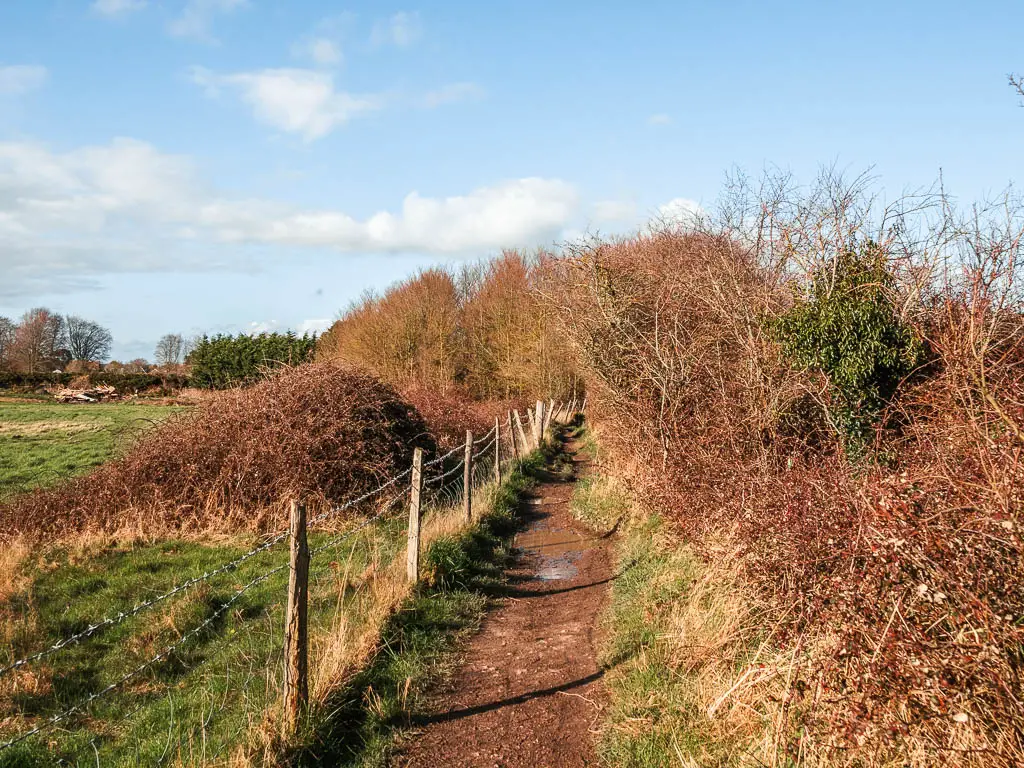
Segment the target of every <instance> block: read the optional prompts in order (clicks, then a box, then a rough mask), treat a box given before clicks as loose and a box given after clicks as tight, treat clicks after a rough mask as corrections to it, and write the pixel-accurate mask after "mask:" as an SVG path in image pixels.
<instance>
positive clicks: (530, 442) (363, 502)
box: [0, 401, 582, 761]
mask: <svg viewBox="0 0 1024 768" xmlns="http://www.w3.org/2000/svg"><path fill="white" fill-rule="evenodd" d="M579 410H582V409H580V408H578V405H577V403H576V402H575V401H573V402H572V403H566V404H560V405H559V406H558V407H557V408H556V406H555V403H554V401H551V402H550V404H549V403H544V402H542V401H538V402H537V406H536V413H535V415H533V416H532V418H531V421H532V422H533V423H535V424H536V425H537V426H536V430H535V431H534V432H533V434H529V435H527V444H525V445H523V444H522V442H523V440H522V432H520V433H519V436H517V434H516V430H515V429H513V428H512V413H513V412H510V413H509V419H508V423H507V425H506V428H505V429H504V430H502V428H501V423H500V420H498V419H496V420H495V424H494V426H493V427H492V428H491V429H490V430H489V431H488V432H487V433H485V434H484V435H482V436H481V437H479V438H476V439H474V438H473V436H472V434H471V433H467V445H466V446H462V445H460V446H457V447H455V448H452V449H451V450H449V451H447V452H446V453H444V454H441V455H438V456H436V457H433V458H431V459H430V460H429V461H423V460H422V450H421V449H416V451H415V454H414V462H413V466H410V467H409V468H407V469H406V470H404V471H402V472H399V473H397V474H395V475H394V476H392V477H390V478H388V479H387V480H385V481H384V482H382V483H381V484H380V485H378V486H377V487H375V488H373V489H371V490H369V491H366V492H364V493H362V494H360V495H358V496H356V497H354V498H352V499H350V500H347V501H345V502H343V503H341V504H337V505H334V506H331V507H329V508H327V509H326V510H324V511H322V512H320V513H319V514H317V515H315V516H313V517H311V518H309V519H308V520H307V519H306V518H305V506H304V504H303V503H302V502H301V501H294V502H293V504H292V508H293V515H292V525H290V526H289V528H288V529H285V530H282V531H278V532H277V533H274V534H271V535H269V536H265V537H263V539H262V540H261V542H260V543H259V544H257V545H256V546H254V547H252V548H250V549H249V550H248V551H246V552H244V553H242V554H241V555H239V556H237V557H235V558H233V559H232V560H230V561H228V562H226V563H223V564H222V565H219V566H217V567H216V568H212V569H210V570H207V571H205V572H203V573H201V574H197V575H196V576H194V577H192V578H189V579H187V580H186V581H184V582H182V583H180V584H178V585H176V586H175V587H173V588H171V589H169V590H166V591H164V592H162V593H160V594H158V595H155V596H153V597H150V598H148V599H146V600H143V601H140V602H138V603H136V604H135V605H134V606H133V607H132V608H130V609H128V610H124V611H118V612H117V613H111V614H109V615H107V616H106V617H104V618H102V619H99V620H97V621H93V622H90V623H88V624H87V625H86V627H85V628H83V629H80V630H78V631H76V632H73V633H70V634H67V635H66V636H64V637H62V638H61V639H59V640H57V641H56V642H54V643H52V644H50V645H48V646H47V647H45V648H42V649H40V650H38V651H35V652H34V653H32V654H29V655H26V656H24V657H22V658H19V659H15V660H13V661H10V662H8V663H6V664H5V665H4V666H0V682H2V681H3V679H4V678H5V677H7V676H9V675H11V674H14V673H16V672H18V671H19V670H22V669H25V668H28V667H31V666H32V665H35V664H37V663H39V662H41V661H43V660H46V659H47V658H49V657H51V656H54V655H57V654H60V653H62V652H66V651H68V650H69V649H71V648H73V647H75V646H78V645H79V644H82V643H85V642H88V641H90V640H92V639H94V638H96V637H97V636H99V635H102V634H103V633H104V632H106V631H107V630H109V629H111V628H113V627H116V626H118V625H120V624H123V623H124V622H126V621H128V620H130V619H132V618H134V617H137V616H139V615H141V614H143V613H145V612H147V611H149V610H151V609H153V608H155V607H156V606H158V605H160V604H161V603H164V602H166V601H168V600H171V599H173V598H175V597H177V596H179V595H182V594H184V593H186V592H189V591H190V590H193V589H195V588H197V587H198V586H200V585H203V584H206V583H209V582H211V581H212V580H214V579H216V578H217V577H219V576H222V575H225V574H229V573H233V572H237V571H238V570H239V569H240V568H241V567H242V566H243V565H245V564H246V563H248V562H249V561H251V560H253V558H256V557H258V556H259V555H262V554H265V553H269V552H271V551H272V550H274V549H275V547H277V545H279V544H281V543H282V542H284V541H286V540H288V541H289V542H290V555H291V557H290V560H289V561H288V562H284V563H281V564H278V565H276V566H273V567H270V568H266V569H263V570H261V571H260V572H259V573H258V574H257V575H255V576H254V577H252V578H251V579H250V580H249V581H248V582H246V583H245V584H244V585H242V586H241V587H238V588H236V589H235V590H234V591H233V593H232V594H231V595H230V596H228V597H227V598H226V599H224V600H223V601H221V602H220V604H219V605H218V607H217V608H216V609H214V610H213V611H212V612H211V613H210V614H209V615H208V616H206V618H205V619H203V620H202V621H201V622H199V623H198V624H196V625H195V626H194V627H192V628H191V629H189V630H187V631H185V632H183V633H181V634H180V635H179V637H178V638H177V639H176V640H174V641H173V642H171V643H169V644H167V645H166V646H165V647H164V648H163V649H162V650H160V651H159V652H157V653H156V654H154V655H152V656H151V657H149V658H148V659H146V660H145V661H143V662H141V663H140V664H138V665H135V666H133V667H132V668H131V669H129V670H128V671H126V672H124V673H123V674H121V675H119V676H117V677H116V678H115V679H114V680H112V681H111V682H109V683H108V684H106V685H105V686H103V687H102V688H99V689H98V690H96V691H94V692H92V693H89V694H88V695H84V696H82V697H81V698H80V699H79V700H77V701H76V702H74V703H72V704H71V705H70V706H67V707H65V708H64V709H62V710H61V711H59V712H56V713H54V714H52V715H49V716H47V717H44V718H43V719H41V720H39V721H37V722H36V723H35V724H34V725H32V727H30V728H28V729H27V730H24V731H22V732H20V733H18V734H16V735H15V736H13V737H11V738H9V739H7V740H6V741H2V742H0V761H2V758H3V754H4V753H5V752H6V751H7V750H9V749H11V748H13V747H15V746H16V745H19V744H22V743H24V742H26V741H28V740H30V739H32V738H33V737H36V736H40V735H41V734H44V733H46V732H48V731H50V730H53V729H55V728H57V727H58V726H60V725H61V724H62V723H65V722H66V721H68V720H70V719H71V718H73V717H74V716H76V715H79V714H84V713H85V712H86V710H88V709H89V708H90V707H91V706H92V705H93V704H94V703H95V702H96V701H98V700H100V699H103V698H104V697H107V696H109V695H110V694H112V693H113V692H115V691H117V690H119V689H121V688H122V687H124V686H125V685H126V684H127V683H129V682H131V681H132V680H134V679H136V678H138V677H140V676H141V675H143V673H145V672H146V671H147V670H150V669H152V668H153V667H155V666H156V665H157V664H159V663H161V662H162V661H165V660H167V659H170V658H171V657H173V656H174V655H175V653H176V652H177V651H178V650H179V649H181V648H182V647H183V646H185V645H186V644H188V643H189V642H190V641H191V640H192V639H194V638H197V637H199V636H200V635H202V633H203V632H204V631H206V630H207V629H208V628H210V627H212V626H213V625H214V624H215V623H217V622H218V621H219V620H220V619H221V618H222V617H223V616H225V614H226V613H227V612H228V611H229V610H230V609H231V608H232V607H233V606H235V605H236V604H238V602H239V601H240V600H241V599H242V598H243V596H245V595H246V594H247V593H249V592H250V591H251V590H254V589H255V588H256V587H258V586H260V585H263V584H265V583H267V582H268V581H269V580H270V579H271V578H272V577H274V576H276V575H278V574H281V573H283V572H285V571H288V572H289V606H288V610H287V612H286V616H285V627H286V632H285V643H284V656H285V668H286V675H285V697H284V698H285V702H286V707H285V708H286V710H288V709H292V710H293V711H291V712H288V711H286V712H285V718H284V722H285V723H286V726H285V730H286V735H287V732H288V731H291V730H294V728H295V726H296V724H297V722H298V720H299V718H300V717H301V715H302V710H304V709H305V708H306V706H307V705H308V693H307V686H308V682H307V680H306V679H305V678H306V676H307V675H308V663H307V662H308V635H307V633H306V631H305V628H303V632H302V633H301V636H300V637H299V638H298V640H299V642H296V636H295V634H294V633H290V632H289V628H291V627H293V625H294V624H295V623H296V621H297V618H296V615H297V614H303V616H304V615H305V614H306V606H305V604H304V601H305V600H306V599H307V598H308V594H309V590H308V584H309V576H310V560H311V558H312V557H314V556H319V555H322V554H323V553H325V552H327V551H329V550H332V549H337V548H338V547H339V546H340V545H342V544H344V543H345V542H346V541H350V540H351V539H352V538H353V537H355V536H356V535H357V534H359V533H361V532H363V531H365V530H367V529H368V528H370V527H371V526H373V525H375V524H378V523H381V522H383V521H386V520H392V519H395V518H397V516H398V514H399V512H400V511H401V509H402V507H403V505H402V504H401V503H400V502H403V501H404V500H405V499H406V497H410V503H409V514H410V531H412V530H413V529H414V528H415V532H416V536H415V540H414V539H413V537H412V536H410V538H409V547H410V550H411V549H412V548H413V547H415V548H416V551H417V553H418V550H419V546H420V541H419V520H420V516H421V515H422V510H423V506H424V501H426V502H427V504H428V505H431V504H433V505H437V504H442V505H455V504H457V503H458V501H459V499H460V497H462V498H463V499H468V498H469V497H470V496H471V495H472V493H473V491H474V488H480V487H482V486H485V485H487V484H488V483H490V482H492V481H495V480H497V481H499V482H500V479H501V467H502V465H503V464H505V465H511V464H512V463H514V462H515V461H517V460H518V459H521V458H524V457H525V456H527V455H528V454H529V453H530V452H532V451H535V450H538V449H539V448H540V447H541V444H542V442H543V439H544V435H545V433H546V431H547V429H548V428H549V426H550V424H551V423H552V422H553V421H554V420H560V421H568V420H570V419H571V418H572V417H573V416H574V415H575V413H577V412H578V411H579ZM514 413H515V420H516V422H519V421H520V418H519V414H518V411H515V412H514ZM459 452H463V456H461V457H459V458H458V459H457V460H455V461H452V459H453V458H454V457H456V455H457V454H458V453H459ZM467 459H468V461H469V471H468V472H466V461H467ZM424 473H428V474H431V475H432V476H431V477H429V478H426V479H424ZM466 476H468V477H469V478H470V482H469V483H468V484H467V483H466V482H465V479H464V478H465V477H466ZM409 479H411V482H404V483H403V481H407V480H409ZM399 484H402V486H401V487H400V488H399V489H398V490H397V492H395V493H393V494H390V495H387V496H386V498H385V499H384V500H383V501H378V502H377V503H376V509H375V510H374V511H372V512H371V513H370V514H367V515H366V516H365V517H363V518H362V519H361V520H360V521H359V522H358V523H356V524H355V525H353V526H352V527H350V528H347V529H346V530H344V531H342V532H340V533H336V534H333V535H331V536H330V537H328V538H327V539H325V540H323V541H321V542H318V543H317V545H316V546H315V547H313V548H310V547H309V546H308V544H307V536H306V534H307V530H308V529H309V528H311V527H312V526H315V525H317V524H319V523H323V522H324V521H326V520H328V519H329V518H333V517H336V516H338V515H340V514H342V513H345V512H351V511H353V510H359V509H365V508H366V507H367V505H368V504H372V503H374V501H375V500H376V499H378V498H379V497H382V496H384V495H385V492H386V491H389V490H391V489H394V488H395V487H396V486H399ZM468 508H469V507H468V505H467V509H468ZM297 510H301V515H300V517H301V530H296V525H295V520H296V511H297ZM467 522H469V521H467ZM303 563H304V565H303ZM417 563H418V558H417ZM330 565H331V563H330V561H326V562H321V561H320V559H318V562H317V565H316V568H314V569H313V571H312V572H313V575H314V576H316V575H318V574H320V573H322V572H324V571H325V570H327V568H328V567H330ZM409 578H410V581H413V582H415V581H416V580H418V578H419V573H418V567H417V570H416V572H415V573H414V572H412V571H410V573H409ZM296 595H298V596H299V600H300V601H303V602H302V603H301V604H300V603H299V602H297V601H296V599H295V598H296ZM202 663H203V662H202V661H201V662H199V664H197V665H196V666H199V665H200V664H202ZM291 668H296V669H301V670H302V675H301V677H302V679H290V675H289V674H288V670H289V669H291ZM290 688H291V689H294V690H291V691H290ZM296 692H297V693H296ZM141 706H143V704H140V705H139V707H141ZM139 707H137V708H136V710H137V709H138V708H139ZM0 738H2V737H0Z"/></svg>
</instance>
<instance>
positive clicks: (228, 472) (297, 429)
mask: <svg viewBox="0 0 1024 768" xmlns="http://www.w3.org/2000/svg"><path fill="white" fill-rule="evenodd" d="M433 445H434V440H433V437H432V436H431V435H430V432H429V429H428V426H427V424H426V423H425V422H424V421H423V419H422V417H421V416H420V415H419V414H418V413H417V412H416V410H415V408H413V407H412V406H411V405H409V404H408V403H407V402H406V401H404V400H403V399H402V398H401V397H400V396H399V395H398V393H397V392H395V391H394V390H393V389H392V388H391V387H389V386H387V385H385V384H383V383H381V382H380V381H379V380H377V379H375V378H374V377H372V376H369V375H367V374H365V373H360V372H357V371H354V370H350V369H343V368H339V367H338V366H337V365H334V364H330V363H318V364H308V365H303V366H300V367H297V368H288V369H284V370H283V371H281V372H279V373H276V374H273V375H271V376H270V377H269V378H267V379H266V380H264V381H263V382H260V383H259V384H256V385H254V386H252V387H248V388H244V389H236V390H231V391H230V392H226V393H224V394H223V395H220V396H218V397H215V398H211V399H208V400H206V401H204V402H203V403H202V404H200V405H199V406H198V407H197V408H195V409H194V410H192V411H190V412H188V413H185V414H181V415H179V416H177V417H175V418H174V419H172V420H171V421H170V422H168V423H167V424H165V425H163V426H161V427H160V428H158V429H154V430H152V431H150V432H149V433H147V434H145V435H144V436H143V437H141V438H140V439H139V441H138V443H137V445H135V446H134V447H133V448H132V449H131V450H129V451H127V452H126V454H125V455H124V456H123V457H122V458H120V459H117V460H116V461H112V462H109V463H107V464H105V465H103V466H102V467H100V468H99V469H97V470H96V471H94V472H93V473H91V474H89V475H86V476H84V477H81V478H77V479H73V480H71V481H69V482H68V483H66V484H64V485H62V486H60V487H58V488H55V489H52V490H37V491H34V492H32V493H29V494H25V495H22V496H20V497H17V498H15V499H14V500H12V501H10V502H9V503H7V504H6V505H4V506H2V507H0V531H2V532H3V536H5V537H11V536H15V535H18V534H27V535H33V536H43V537H45V538H50V539H52V538H60V537H63V536H65V535H67V534H71V535H74V536H83V535H88V534H102V535H111V534H115V533H120V534H126V533H128V534H131V535H133V536H136V537H142V538H146V539H153V538H156V537H159V536H162V535H167V534H170V533H174V534H175V535H181V534H197V533H211V532H214V533H231V532H234V531H255V532H266V531H269V530H276V529H279V528H281V527H282V525H283V521H284V520H286V519H287V516H286V513H285V507H286V506H287V504H288V502H289V500H290V499H292V498H306V499H308V501H309V503H310V504H311V505H313V507H314V508H315V507H318V506H319V507H322V506H324V505H327V504H331V503H340V502H343V501H345V500H346V499H347V498H349V497H350V496H352V495H355V494H358V493H360V492H361V491H365V490H367V489H369V488H372V487H374V486H376V485H378V484H379V483H380V482H381V481H382V480H384V479H387V478H389V477H391V476H393V475H395V474H396V473H397V472H399V471H402V470H404V469H406V468H407V467H408V465H409V462H410V460H411V455H412V451H413V448H414V447H416V446H421V447H425V448H432V447H433Z"/></svg>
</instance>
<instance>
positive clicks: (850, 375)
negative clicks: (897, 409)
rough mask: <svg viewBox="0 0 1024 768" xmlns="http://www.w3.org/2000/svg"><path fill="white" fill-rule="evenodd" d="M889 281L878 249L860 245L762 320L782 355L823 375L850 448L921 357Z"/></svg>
mask: <svg viewBox="0 0 1024 768" xmlns="http://www.w3.org/2000/svg"><path fill="white" fill-rule="evenodd" d="M894 282H895V281H894V278H893V275H892V273H891V272H890V271H889V269H888V266H887V264H886V261H885V255H884V253H882V250H881V249H880V248H879V247H878V246H877V245H876V244H874V243H871V242H868V243H867V244H865V245H864V246H863V247H861V248H859V249H856V250H854V249H849V250H847V251H845V252H844V253H843V254H842V255H841V256H839V257H838V258H837V259H834V260H832V261H831V262H829V263H827V264H825V265H824V266H823V267H822V268H821V269H820V270H819V271H818V272H817V273H816V274H815V275H814V278H813V280H812V281H811V285H810V286H809V289H808V291H807V294H806V295H805V296H803V297H801V298H800V299H799V300H798V301H797V303H796V305H795V306H794V307H793V308H792V309H791V310H790V311H789V312H788V313H786V314H785V315H783V316H781V317H780V318H778V319H777V320H775V321H773V322H772V323H771V324H770V331H771V333H772V335H773V337H774V338H775V340H776V341H777V342H778V343H779V344H781V346H782V349H783V352H784V354H785V355H786V356H787V357H788V358H789V359H790V360H792V361H793V362H794V363H796V364H797V365H800V366H802V367H804V368H808V369H811V370H817V371H820V372H822V373H824V374H825V376H826V377H827V378H828V383H829V388H830V390H831V394H832V396H833V406H832V409H831V416H832V418H833V420H834V422H835V425H836V427H837V428H838V429H839V430H840V431H841V432H842V433H843V435H844V437H846V438H847V440H848V441H849V442H848V444H849V445H850V447H856V446H859V445H863V442H864V440H865V439H866V436H867V431H868V430H869V429H870V428H871V427H872V426H873V425H875V424H876V423H877V422H878V418H879V416H880V414H881V412H882V410H883V409H884V408H885V407H886V406H887V405H888V404H889V403H890V402H891V401H892V399H893V397H894V396H895V395H896V391H897V389H898V388H899V386H900V384H901V383H902V382H903V381H904V380H905V379H906V378H907V377H908V376H909V375H910V374H911V373H912V372H913V371H914V370H915V369H917V368H918V367H919V366H920V365H921V363H922V362H923V361H924V356H925V355H924V345H923V344H922V342H921V340H920V339H919V338H918V337H917V335H916V334H915V333H914V330H913V328H912V327H911V326H910V325H909V324H908V323H907V322H905V321H904V320H902V319H901V318H900V317H899V314H898V311H897V308H896V306H895V305H894V303H893V300H892V295H893V288H894Z"/></svg>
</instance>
